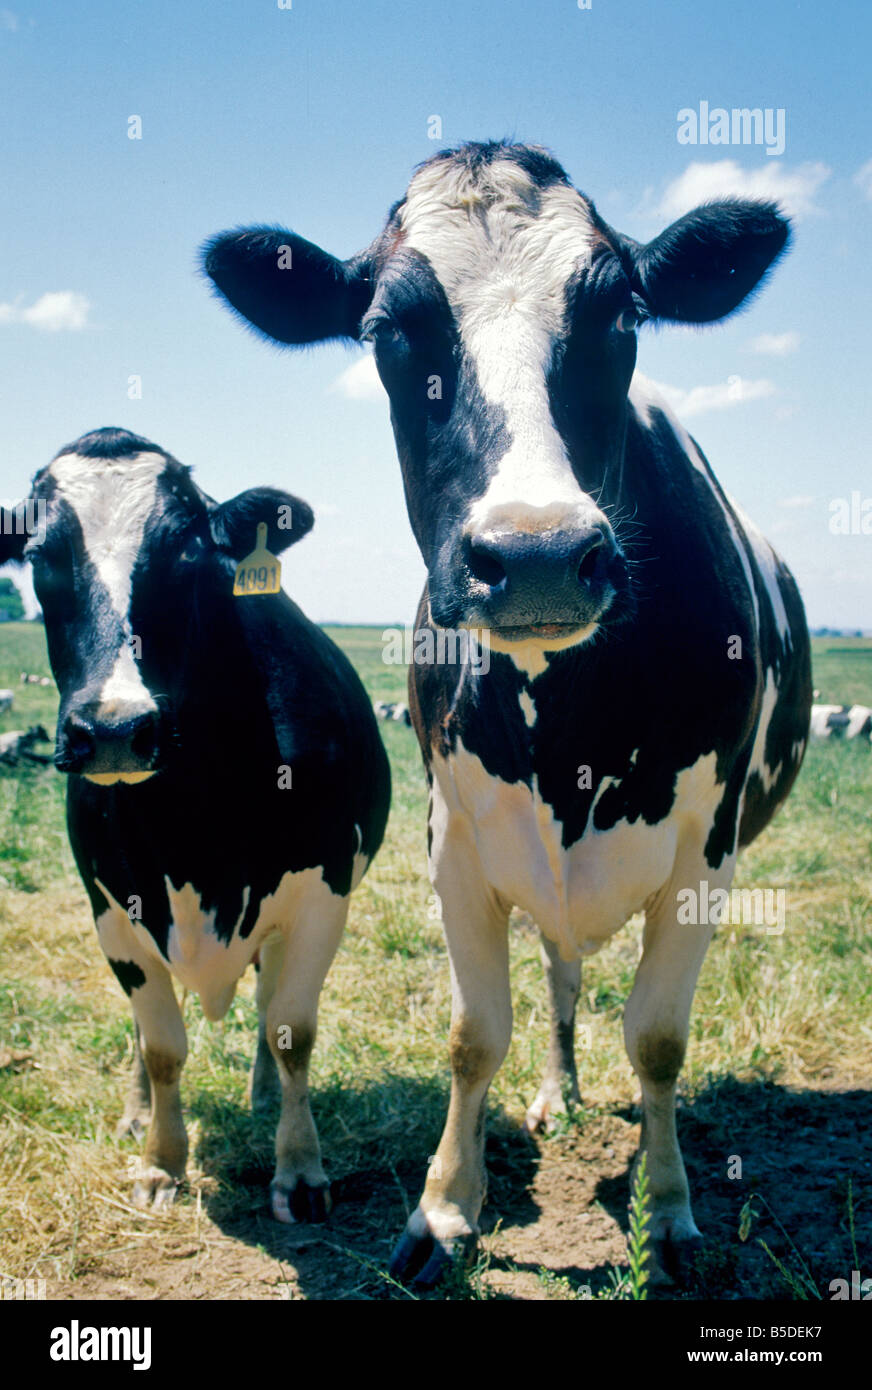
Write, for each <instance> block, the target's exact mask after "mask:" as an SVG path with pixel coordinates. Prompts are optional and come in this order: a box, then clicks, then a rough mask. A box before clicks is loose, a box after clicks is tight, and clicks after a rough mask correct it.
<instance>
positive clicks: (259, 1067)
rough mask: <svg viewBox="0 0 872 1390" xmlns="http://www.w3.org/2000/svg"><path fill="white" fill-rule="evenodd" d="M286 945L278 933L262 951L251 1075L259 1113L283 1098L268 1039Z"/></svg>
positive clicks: (253, 1099)
mask: <svg viewBox="0 0 872 1390" xmlns="http://www.w3.org/2000/svg"><path fill="white" fill-rule="evenodd" d="M284 948H285V943H284V940H283V938H282V936H281V935H280V934H279V933H278V932H277V933H275V935H273V936H270V937H267V939H266V941H264V943H263V945H262V946H261V947H260V950H259V952H258V955H259V961H258V964H257V966H256V967H255V968H256V970H257V1052H256V1053H255V1058H254V1067H253V1068H252V1072H251V1108H252V1111H253V1112H254V1113H255V1114H258V1113H262V1112H264V1111H269V1110H271V1109H272V1107H273V1106H274V1105H277V1104H278V1101H279V1097H280V1095H281V1090H282V1088H281V1083H280V1081H279V1073H278V1068H277V1066H276V1060H275V1057H274V1056H273V1054H272V1051H271V1049H270V1045H269V1039H268V1037H267V1027H266V1012H267V1008H268V1007H269V1002H270V1000H271V999H272V997H273V994H274V993H275V987H276V981H277V979H278V976H279V971H280V969H281V964H282V960H283V958H284Z"/></svg>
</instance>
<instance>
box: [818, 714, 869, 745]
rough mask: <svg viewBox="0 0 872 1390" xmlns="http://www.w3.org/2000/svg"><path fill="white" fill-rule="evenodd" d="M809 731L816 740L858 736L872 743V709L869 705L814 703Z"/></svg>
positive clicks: (857, 737)
mask: <svg viewBox="0 0 872 1390" xmlns="http://www.w3.org/2000/svg"><path fill="white" fill-rule="evenodd" d="M809 733H810V735H811V737H812V738H813V739H815V740H818V739H824V738H830V737H832V738H838V739H843V738H846V739H849V738H856V739H860V740H863V741H865V742H866V743H872V709H870V708H869V706H868V705H812V707H811V723H810V726H809Z"/></svg>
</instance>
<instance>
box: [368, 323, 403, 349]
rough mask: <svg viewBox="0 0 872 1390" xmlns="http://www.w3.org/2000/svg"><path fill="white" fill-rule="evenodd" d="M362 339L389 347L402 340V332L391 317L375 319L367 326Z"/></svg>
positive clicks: (379, 345) (378, 345) (377, 345)
mask: <svg viewBox="0 0 872 1390" xmlns="http://www.w3.org/2000/svg"><path fill="white" fill-rule="evenodd" d="M363 340H364V342H366V343H375V345H376V347H382V348H385V347H386V348H391V347H396V346H397V345H398V344H399V343H402V342H403V341H404V334H403V332H402V330H401V329H400V328H399V327H398V326H397V324H395V323H394V321H393V319H388V318H384V319H377V320H376V322H375V323H372V324H370V325H369V326H368V327H367V329H366V331H365V333H364V335H363Z"/></svg>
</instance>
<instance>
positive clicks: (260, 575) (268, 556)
mask: <svg viewBox="0 0 872 1390" xmlns="http://www.w3.org/2000/svg"><path fill="white" fill-rule="evenodd" d="M266 534H267V531H266V522H265V521H259V522H258V523H257V544H256V545H255V547H254V550H252V552H251V554H250V555H246V557H245V559H244V560H240V562H239V564H238V565H237V566H236V577H235V579H234V580H233V597H234V598H253V597H254V596H255V595H256V594H277V593H278V592H279V590H280V589H281V587H282V567H281V564H280V562H279V560H278V559H277V558H276V556H275V555H273V554H272V553H271V552H270V551H269V550H267V548H266Z"/></svg>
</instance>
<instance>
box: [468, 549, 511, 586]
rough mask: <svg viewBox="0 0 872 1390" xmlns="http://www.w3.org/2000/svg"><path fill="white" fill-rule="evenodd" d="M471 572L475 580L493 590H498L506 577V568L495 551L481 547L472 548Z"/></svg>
mask: <svg viewBox="0 0 872 1390" xmlns="http://www.w3.org/2000/svg"><path fill="white" fill-rule="evenodd" d="M469 570H470V573H471V574H472V577H473V579H478V580H479V581H480V582H481V583H482V584H487V585H488V587H489V588H491V589H496V588H498V587H499V585H500V584H502V582H503V580H504V579H505V577H506V571H505V568H504V566H503V565H501V564H500V561H499V560H498V559H497V557H496V555H494V553H493V551H492V550H487V549H485V547H484V546H480V545H472V546H470V550H469Z"/></svg>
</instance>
